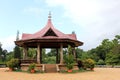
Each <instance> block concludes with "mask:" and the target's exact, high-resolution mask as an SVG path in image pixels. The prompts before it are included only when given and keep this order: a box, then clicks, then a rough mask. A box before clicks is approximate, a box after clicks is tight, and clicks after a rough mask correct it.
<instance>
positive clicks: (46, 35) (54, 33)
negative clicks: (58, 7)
mask: <svg viewBox="0 0 120 80" xmlns="http://www.w3.org/2000/svg"><path fill="white" fill-rule="evenodd" d="M30 40H31V41H30ZM36 40H37V43H38V42H44V41H45V40H46V41H47V42H54V41H55V40H57V41H55V42H58V43H59V42H64V43H65V41H66V42H71V43H74V44H75V46H80V45H82V44H83V43H82V42H80V41H78V40H77V38H76V34H64V33H62V32H61V31H59V30H57V29H56V28H55V27H54V26H53V24H52V22H51V15H50V14H49V16H48V22H47V24H46V26H45V27H44V28H43V29H42V30H40V31H38V32H36V33H34V34H26V33H23V34H22V39H21V40H19V41H15V43H16V44H17V45H20V46H22V45H23V44H24V43H27V42H32V43H33V42H36ZM46 41H45V42H46Z"/></svg>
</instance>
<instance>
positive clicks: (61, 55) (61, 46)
mask: <svg viewBox="0 0 120 80" xmlns="http://www.w3.org/2000/svg"><path fill="white" fill-rule="evenodd" d="M60 64H63V44H60Z"/></svg>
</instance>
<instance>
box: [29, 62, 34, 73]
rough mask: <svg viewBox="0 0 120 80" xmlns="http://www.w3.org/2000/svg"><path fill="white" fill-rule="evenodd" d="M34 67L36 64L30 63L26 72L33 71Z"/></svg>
mask: <svg viewBox="0 0 120 80" xmlns="http://www.w3.org/2000/svg"><path fill="white" fill-rule="evenodd" d="M35 67H36V64H35V63H31V64H30V65H29V68H28V71H30V70H33V69H35Z"/></svg>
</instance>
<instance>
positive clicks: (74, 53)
mask: <svg viewBox="0 0 120 80" xmlns="http://www.w3.org/2000/svg"><path fill="white" fill-rule="evenodd" d="M73 55H74V58H75V60H76V58H77V57H76V52H75V47H73Z"/></svg>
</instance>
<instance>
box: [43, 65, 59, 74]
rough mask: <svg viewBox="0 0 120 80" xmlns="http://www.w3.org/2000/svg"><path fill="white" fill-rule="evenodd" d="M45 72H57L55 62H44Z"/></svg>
mask: <svg viewBox="0 0 120 80" xmlns="http://www.w3.org/2000/svg"><path fill="white" fill-rule="evenodd" d="M45 72H47V73H52V72H53V73H54V72H57V69H56V64H45Z"/></svg>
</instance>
